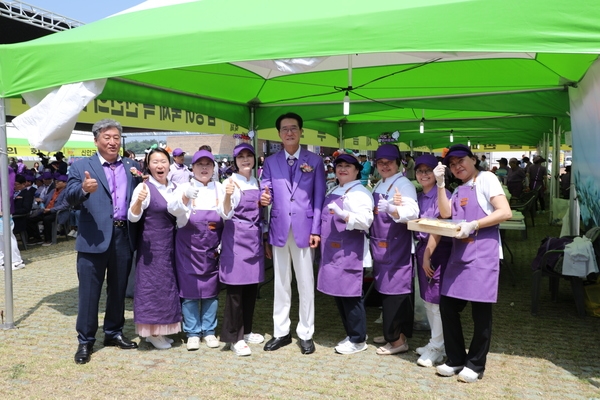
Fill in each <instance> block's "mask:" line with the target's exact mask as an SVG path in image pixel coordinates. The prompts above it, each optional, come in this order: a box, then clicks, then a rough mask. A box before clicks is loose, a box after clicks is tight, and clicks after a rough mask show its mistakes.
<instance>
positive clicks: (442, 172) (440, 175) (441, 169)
mask: <svg viewBox="0 0 600 400" xmlns="http://www.w3.org/2000/svg"><path fill="white" fill-rule="evenodd" d="M433 175H435V182H436V183H437V185H438V187H441V188H443V187H445V186H446V183H445V181H444V178H445V176H446V166H445V165H444V164H442V163H441V162H438V165H437V167H435V168H434V169H433Z"/></svg>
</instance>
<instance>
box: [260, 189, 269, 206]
mask: <svg viewBox="0 0 600 400" xmlns="http://www.w3.org/2000/svg"><path fill="white" fill-rule="evenodd" d="M269 204H271V191H270V190H269V187H268V186H265V190H264V191H263V192H262V193H261V195H260V205H261V206H263V207H266V206H268V205H269Z"/></svg>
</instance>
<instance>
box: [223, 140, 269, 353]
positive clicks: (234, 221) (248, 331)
mask: <svg viewBox="0 0 600 400" xmlns="http://www.w3.org/2000/svg"><path fill="white" fill-rule="evenodd" d="M255 162H256V155H255V152H254V147H252V145H250V144H248V143H241V144H239V145H237V146H235V148H234V149H233V167H234V173H233V174H232V175H231V177H230V178H229V179H227V180H226V181H224V182H223V184H224V185H225V197H224V198H223V201H222V202H221V203H219V214H220V215H221V217H222V218H223V219H224V220H225V227H224V228H223V237H222V240H221V256H220V258H219V261H220V265H219V280H220V281H221V282H222V283H224V284H225V285H226V286H227V295H226V297H225V311H224V315H223V327H222V329H221V341H223V342H226V343H229V344H230V349H231V350H232V351H233V352H235V354H237V355H238V356H249V355H250V354H251V353H252V351H251V350H250V347H248V343H262V342H264V340H265V338H264V337H263V335H261V334H258V333H253V332H252V319H253V316H254V305H255V304H256V295H257V293H258V284H259V283H260V282H262V281H264V278H265V251H264V247H263V243H262V222H263V221H262V208H261V206H260V189H259V186H258V181H257V180H256V178H255V177H254V176H252V169H253V168H254V164H255Z"/></svg>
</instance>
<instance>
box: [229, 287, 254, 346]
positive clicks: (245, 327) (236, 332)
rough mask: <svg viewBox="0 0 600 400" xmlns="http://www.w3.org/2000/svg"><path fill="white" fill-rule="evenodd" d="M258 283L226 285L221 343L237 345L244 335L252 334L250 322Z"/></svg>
mask: <svg viewBox="0 0 600 400" xmlns="http://www.w3.org/2000/svg"><path fill="white" fill-rule="evenodd" d="M257 293H258V283H253V284H251V285H227V294H226V296H225V310H224V312H223V327H222V328H221V341H222V342H226V343H237V342H238V341H240V340H243V339H244V335H245V334H249V333H252V320H253V317H254V306H255V305H256V295H257Z"/></svg>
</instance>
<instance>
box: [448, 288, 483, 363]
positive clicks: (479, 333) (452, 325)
mask: <svg viewBox="0 0 600 400" xmlns="http://www.w3.org/2000/svg"><path fill="white" fill-rule="evenodd" d="M467 302H468V301H467V300H462V299H456V298H454V297H448V296H442V297H441V299H440V314H441V315H442V326H443V329H444V344H445V346H446V355H447V356H448V360H447V361H446V364H447V365H450V366H453V367H456V366H460V365H464V366H465V367H468V368H471V369H472V370H473V371H475V372H477V373H481V372H483V371H484V370H485V362H486V359H487V354H488V352H489V351H490V343H491V340H492V303H480V302H477V301H472V302H471V314H472V317H473V339H471V345H470V346H469V352H468V353H466V352H465V338H464V336H463V330H462V324H461V322H460V313H461V312H462V311H463V310H464V309H465V307H466V305H467Z"/></svg>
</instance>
